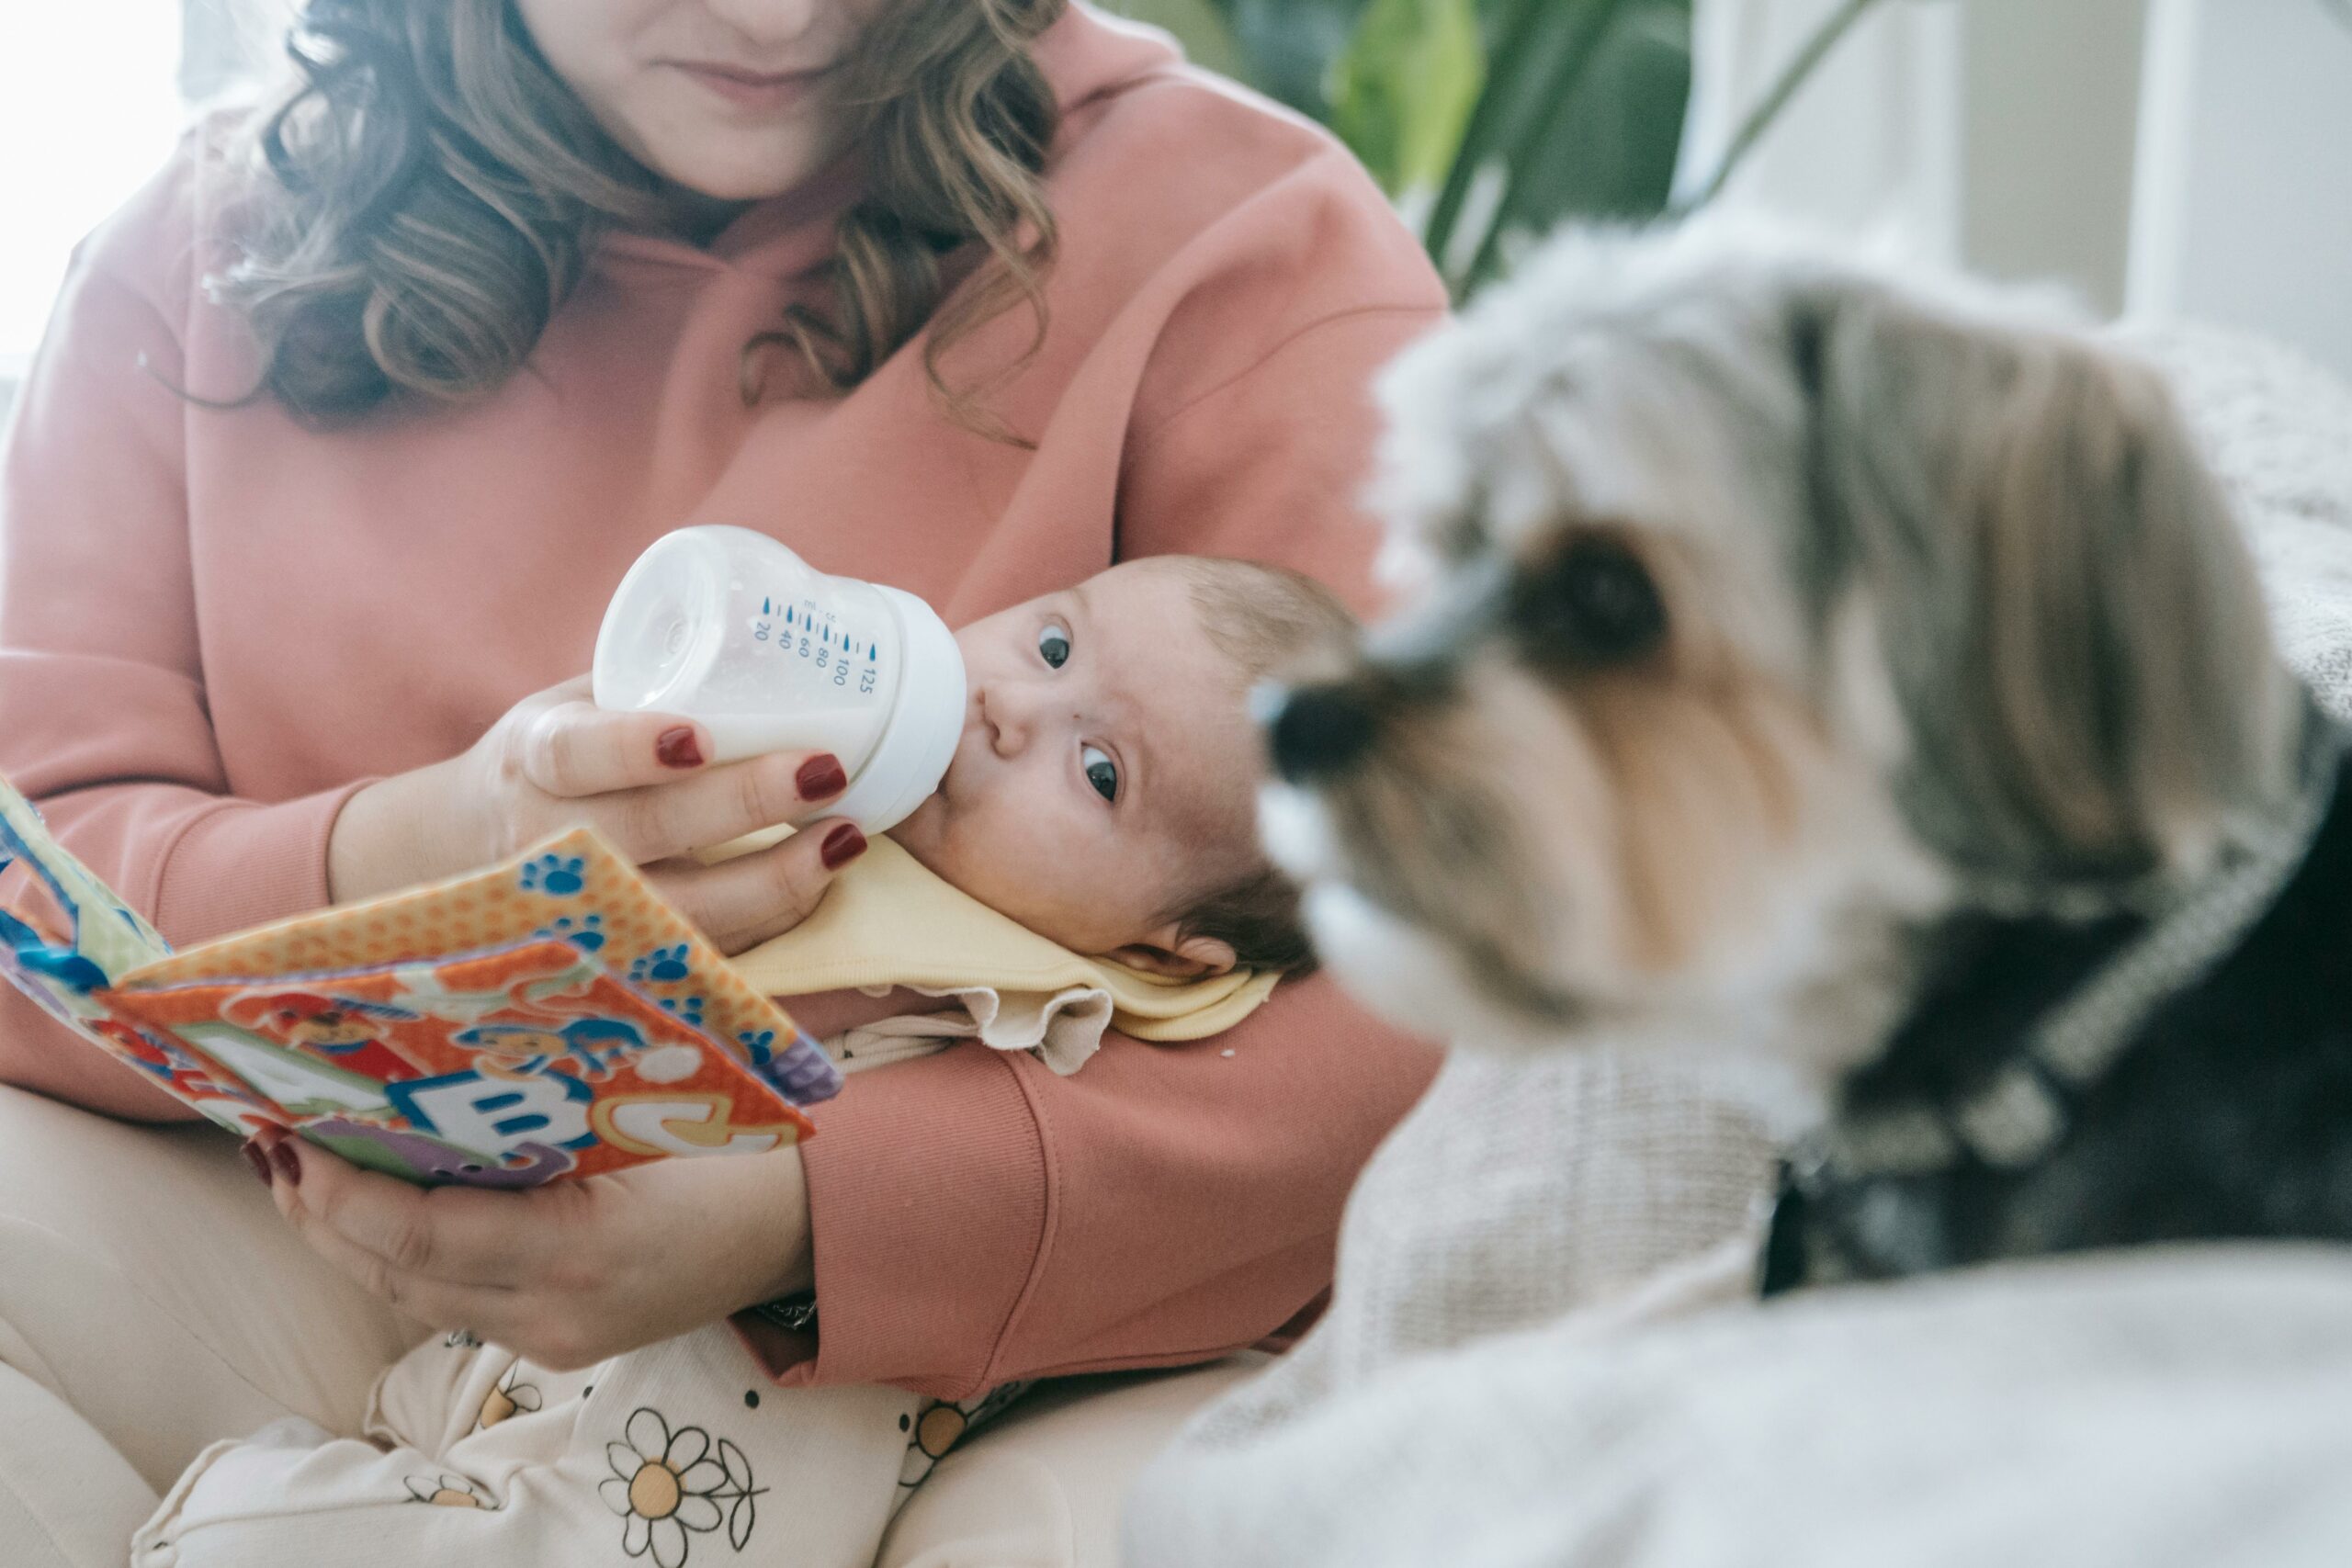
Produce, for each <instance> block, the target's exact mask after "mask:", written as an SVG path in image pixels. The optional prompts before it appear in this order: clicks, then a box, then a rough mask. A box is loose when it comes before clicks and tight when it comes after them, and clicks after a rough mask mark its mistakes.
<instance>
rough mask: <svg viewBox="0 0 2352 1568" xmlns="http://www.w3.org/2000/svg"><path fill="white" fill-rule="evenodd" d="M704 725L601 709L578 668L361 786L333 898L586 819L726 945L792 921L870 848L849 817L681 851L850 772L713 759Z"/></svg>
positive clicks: (448, 871) (754, 826)
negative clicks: (743, 844) (729, 846)
mask: <svg viewBox="0 0 2352 1568" xmlns="http://www.w3.org/2000/svg"><path fill="white" fill-rule="evenodd" d="M711 751H712V744H711V739H710V734H709V732H708V731H707V729H705V728H703V727H702V726H701V725H698V724H695V723H693V722H692V721H690V720H687V719H683V718H675V717H670V716H663V715H661V714H644V713H606V712H605V711H604V710H602V709H600V708H598V707H597V706H596V705H594V703H593V702H592V701H591V700H590V697H589V684H588V680H587V678H586V677H585V676H582V678H580V679H578V680H575V681H568V682H564V683H563V684H562V685H560V686H551V687H549V688H548V690H546V691H544V692H540V693H537V694H535V695H533V696H529V697H526V698H524V699H523V700H522V701H521V702H519V703H517V704H516V705H515V706H514V708H512V709H511V710H510V711H509V712H508V713H507V714H506V716H504V717H503V718H501V719H500V720H499V721H498V722H497V723H496V724H494V725H492V727H491V728H490V731H489V733H488V734H486V735H484V736H483V737H482V738H481V740H479V741H477V742H476V743H475V744H474V745H473V747H472V748H471V749H470V750H468V751H466V752H465V753H464V754H463V755H461V756H458V757H453V758H451V759H450V760H449V761H446V762H437V763H435V764H434V765H433V766H431V767H426V768H419V769H417V770H415V771H414V772H413V773H401V774H399V775H397V776H395V777H393V778H389V779H383V780H379V782H377V783H375V784H369V785H368V787H367V788H365V789H363V790H361V791H360V792H359V793H358V794H356V795H353V796H352V798H351V799H350V801H349V802H348V803H347V804H345V807H344V808H343V811H342V814H341V815H340V816H339V817H338V818H336V819H335V825H334V833H333V836H332V838H331V839H330V840H329V842H328V846H327V874H328V882H329V886H330V888H331V890H332V892H333V894H334V898H335V900H336V902H338V903H343V902H347V901H350V900H352V899H358V898H368V897H375V896H376V895H378V894H380V893H389V892H392V891H394V890H396V889H398V888H401V887H406V886H412V885H413V884H415V883H419V882H425V881H431V880H435V879H436V878H440V877H445V876H455V875H458V874H462V873H464V872H469V871H473V870H477V869H479V868H481V867H482V866H484V865H488V864H490V863H492V862H494V861H498V860H503V859H504V858H505V857H506V856H508V855H511V854H514V853H515V852H517V851H519V850H522V849H524V848H526V846H528V845H530V844H533V843H536V842H537V841H538V840H541V839H544V838H547V837H548V836H549V835H551V834H554V833H559V832H561V831H563V830H564V829H568V828H574V827H580V826H582V825H586V826H591V827H594V829H596V830H597V831H598V832H600V833H602V834H603V835H604V836H605V840H606V841H607V842H609V843H611V844H612V846H613V847H614V848H615V849H616V850H618V851H619V852H621V853H623V854H625V855H627V856H628V857H629V858H630V859H631V860H632V861H634V862H636V863H638V864H639V865H642V866H644V867H646V868H647V872H648V874H649V875H650V877H651V879H652V882H653V884H654V886H656V887H657V888H659V889H660V890H661V893H662V897H664V898H666V899H668V900H669V901H670V902H671V903H672V904H673V906H674V907H675V908H677V909H678V910H679V912H680V913H682V914H684V916H685V917H686V918H687V919H691V920H692V921H694V922H695V925H696V926H698V927H700V928H701V929H702V931H704V932H705V933H706V934H707V935H708V936H709V937H710V939H711V940H712V941H713V942H716V943H718V946H719V948H720V949H721V950H722V951H724V952H727V953H741V951H743V950H744V949H745V948H747V947H751V946H752V945H754V944H756V943H758V942H764V941H766V940H767V939H768V938H769V937H772V936H775V935H776V934H778V933H779V932H782V931H789V930H791V929H792V928H793V927H794V926H796V925H797V924H799V923H800V921H801V920H802V919H806V918H807V916H808V914H809V911H810V910H811V909H814V908H816V907H817V901H818V900H819V899H820V898H821V897H824V893H825V888H826V887H827V886H829V885H830V884H831V881H832V878H833V874H834V873H835V872H836V871H838V870H840V869H841V868H842V866H843V865H846V864H847V863H849V862H851V861H852V860H854V859H856V858H857V856H858V855H860V854H862V853H863V852H865V835H864V834H862V833H860V832H859V831H858V829H856V827H855V826H854V825H853V824H851V823H847V822H841V823H834V824H830V825H829V824H825V823H818V824H815V825H813V827H812V828H811V829H810V830H809V831H807V832H802V833H797V834H795V835H794V836H793V837H791V838H789V839H787V840H785V841H784V842H782V843H780V844H775V845H772V846H770V847H769V848H767V849H764V850H761V851H759V852H756V853H752V854H748V855H744V856H741V858H739V859H736V860H731V861H728V862H725V863H721V864H718V865H702V864H700V863H696V862H695V861H693V860H691V859H689V858H687V857H688V856H690V855H691V854H692V852H695V851H696V850H704V849H710V848H713V847H715V846H717V845H719V844H724V843H727V842H729V841H730V840H735V839H740V838H741V837H742V836H743V835H745V834H747V833H754V832H757V831H759V830H760V829H763V828H771V827H774V826H775V824H777V823H779V822H783V821H786V820H788V819H790V818H797V817H802V816H806V815H807V814H808V812H809V807H812V806H816V805H820V804H822V803H823V802H825V801H827V800H830V799H831V798H832V797H833V796H835V795H839V794H841V792H842V790H843V789H846V788H847V787H848V785H849V780H848V777H847V775H846V774H845V773H843V771H842V765H841V763H840V761H838V760H836V759H835V758H833V757H831V756H829V755H826V754H823V753H809V752H777V753H775V754H772V755H768V756H763V757H753V758H750V759H748V760H746V761H740V762H727V763H722V764H719V765H718V766H710V765H708V764H707V763H706V762H705V761H703V759H705V758H706V757H708V756H709V755H710V754H711Z"/></svg>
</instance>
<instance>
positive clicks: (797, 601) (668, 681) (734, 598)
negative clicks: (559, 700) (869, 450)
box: [595, 527, 965, 833]
mask: <svg viewBox="0 0 2352 1568" xmlns="http://www.w3.org/2000/svg"><path fill="white" fill-rule="evenodd" d="M595 691H596V705H597V706H598V707H601V708H605V709H608V710H611V711H615V712H642V711H649V710H650V711H652V712H658V713H674V714H680V715H683V716H686V717H688V718H695V719H699V720H701V721H702V723H703V724H704V725H705V726H707V728H709V730H710V737H711V740H712V741H713V743H714V744H715V745H716V746H717V748H718V753H717V755H716V756H714V757H713V758H712V759H711V761H722V762H723V761H734V760H735V759H737V758H741V757H750V756H755V755H757V754H759V753H761V752H763V751H781V750H799V751H830V752H831V753H832V754H833V755H834V756H836V757H838V758H840V759H841V761H842V767H843V768H844V769H845V770H847V772H848V773H849V788H848V790H847V791H846V792H845V793H844V794H843V795H842V796H841V797H840V799H839V800H837V801H833V802H831V803H829V804H827V805H825V806H824V807H821V808H820V810H821V813H822V815H824V816H827V817H846V818H849V819H851V820H852V821H854V822H855V823H857V824H858V826H860V827H861V828H864V829H865V830H866V831H868V832H872V833H879V832H883V831H886V830H888V829H890V828H893V827H896V826H897V825H898V824H899V822H901V821H903V820H904V819H905V818H906V817H907V816H908V814H909V813H910V812H912V811H913V810H914V808H915V807H918V806H920V805H922V801H923V797H924V796H926V795H930V794H931V792H932V791H933V790H935V789H937V788H938V787H939V781H940V779H941V778H942V777H944V775H945V774H946V772H947V764H948V763H949V762H950V761H954V759H955V756H956V741H957V740H958V739H960V738H961V737H962V735H963V731H964V696H965V694H964V656H963V653H962V651H961V650H959V649H957V648H956V637H955V634H954V633H952V632H950V631H949V630H948V629H947V626H946V623H945V622H944V621H942V620H941V619H940V618H939V616H938V615H936V614H935V613H934V612H933V610H932V608H931V606H930V605H928V604H924V603H923V602H922V600H920V599H918V598H916V597H915V596H914V595H913V594H911V593H907V592H901V591H900V590H899V589H896V588H885V587H883V586H881V585H880V584H878V583H873V582H861V581H857V580H856V579H855V578H849V577H828V576H826V575H825V574H824V573H823V572H821V571H818V570H815V569H814V568H812V567H810V566H809V563H808V562H806V561H804V560H802V559H801V558H799V557H798V556H797V555H795V554H794V553H793V552H792V551H790V550H789V549H786V547H784V546H782V545H780V544H778V543H776V542H775V540H774V539H771V538H769V537H768V536H766V535H764V534H755V533H753V532H752V530H750V529H749V528H726V527H700V528H682V529H680V530H679V531H678V532H676V533H674V534H670V535H667V536H664V537H662V538H660V539H657V540H655V541H654V543H653V545H652V546H651V547H650V548H649V549H647V550H646V552H645V553H644V554H643V555H641V556H639V558H638V559H637V564H636V565H635V566H632V567H630V568H629V570H628V576H627V577H624V578H623V579H621V585H620V588H619V589H618V591H617V592H615V593H614V595H613V602H612V604H611V605H610V606H609V607H608V608H607V609H606V610H605V624H604V626H603V628H602V629H601V630H599V631H598V632H597V634H596V665H595ZM810 815H812V816H813V815H817V813H815V812H812V813H810Z"/></svg>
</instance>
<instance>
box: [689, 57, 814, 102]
mask: <svg viewBox="0 0 2352 1568" xmlns="http://www.w3.org/2000/svg"><path fill="white" fill-rule="evenodd" d="M670 64H671V65H672V66H673V68H674V69H675V70H677V71H679V72H681V73H684V75H685V77H686V79H687V80H689V81H691V82H694V83H695V84H697V85H700V86H701V87H702V88H703V89H704V90H705V91H707V92H708V93H710V94H711V95H713V96H716V97H718V98H721V99H724V100H725V101H726V102H728V103H729V104H732V105H733V106H734V107H737V108H740V109H749V110H751V111H752V112H754V113H759V114H778V113H782V112H783V111H785V110H786V109H791V108H795V107H798V106H799V105H800V104H801V103H802V102H803V101H804V100H806V99H807V98H808V96H809V94H810V93H811V92H812V91H813V90H814V89H815V87H816V85H817V84H818V82H819V81H820V80H821V79H822V78H823V77H824V75H825V73H824V72H823V71H821V70H817V71H779V72H763V71H746V70H744V69H742V68H741V66H735V65H713V64H710V63H707V62H700V61H686V60H673V61H672V62H670Z"/></svg>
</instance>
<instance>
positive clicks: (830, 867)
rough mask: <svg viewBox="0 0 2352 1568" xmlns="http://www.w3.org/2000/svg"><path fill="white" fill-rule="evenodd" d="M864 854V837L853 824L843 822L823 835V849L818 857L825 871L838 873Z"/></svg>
mask: <svg viewBox="0 0 2352 1568" xmlns="http://www.w3.org/2000/svg"><path fill="white" fill-rule="evenodd" d="M864 853H865V834H863V833H861V832H859V831H858V830H857V824H856V823H854V822H844V823H842V825H841V826H840V827H838V828H836V829H833V830H832V831H831V832H830V833H828V834H826V835H825V847H824V848H823V849H822V850H820V851H819V852H818V857H819V858H820V859H821V860H822V861H823V862H824V863H825V869H826V870H827V871H839V870H841V868H842V867H843V866H845V865H847V864H848V863H850V862H852V861H854V860H855V859H856V858H857V857H858V856H860V855H862V854H864Z"/></svg>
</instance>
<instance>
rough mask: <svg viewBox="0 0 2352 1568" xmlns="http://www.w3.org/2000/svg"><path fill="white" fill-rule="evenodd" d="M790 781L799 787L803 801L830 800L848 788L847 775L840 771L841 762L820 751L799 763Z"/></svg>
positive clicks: (828, 753) (837, 758)
mask: <svg viewBox="0 0 2352 1568" xmlns="http://www.w3.org/2000/svg"><path fill="white" fill-rule="evenodd" d="M792 780H793V783H795V784H798V785H799V786H800V798H801V799H803V800H831V798H832V797H833V796H835V795H839V794H841V792H842V791H843V790H845V789H847V788H849V775H848V774H847V773H843V772H842V760H841V759H840V758H839V757H836V756H833V755H832V754H831V753H830V752H823V751H820V752H819V753H818V754H817V755H816V756H814V757H811V758H809V760H808V761H805V762H803V763H801V764H800V771H799V772H798V773H795V774H793V775H792Z"/></svg>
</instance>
